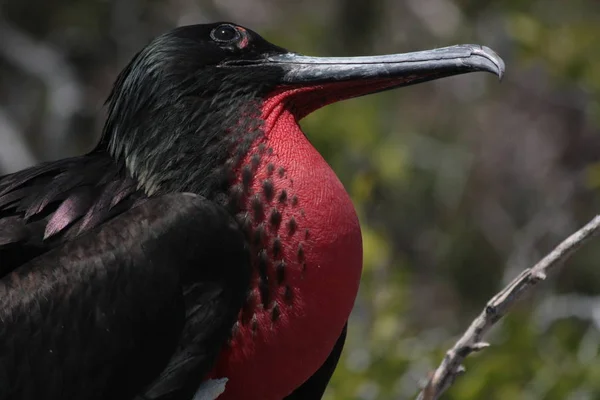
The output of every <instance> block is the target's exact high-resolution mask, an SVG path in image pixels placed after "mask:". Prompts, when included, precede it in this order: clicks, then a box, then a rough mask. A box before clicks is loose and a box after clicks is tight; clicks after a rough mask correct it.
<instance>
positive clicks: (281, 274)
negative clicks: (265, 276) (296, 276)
mask: <svg viewBox="0 0 600 400" xmlns="http://www.w3.org/2000/svg"><path fill="white" fill-rule="evenodd" d="M275 273H276V275H277V284H278V285H281V284H282V283H283V281H284V280H285V261H283V260H281V261H278V262H277V266H275Z"/></svg>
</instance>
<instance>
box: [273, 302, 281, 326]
mask: <svg viewBox="0 0 600 400" xmlns="http://www.w3.org/2000/svg"><path fill="white" fill-rule="evenodd" d="M280 315H281V310H279V304H277V303H275V305H274V306H273V308H272V309H271V321H273V322H277V320H279V316H280Z"/></svg>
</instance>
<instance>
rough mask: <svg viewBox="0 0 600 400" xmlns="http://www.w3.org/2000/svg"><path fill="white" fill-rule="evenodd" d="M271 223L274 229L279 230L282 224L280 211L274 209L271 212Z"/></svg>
mask: <svg viewBox="0 0 600 400" xmlns="http://www.w3.org/2000/svg"><path fill="white" fill-rule="evenodd" d="M269 222H270V223H271V226H272V227H273V228H274V229H278V228H279V225H280V224H281V213H280V212H279V210H278V209H276V208H274V209H272V210H271V216H270V217H269Z"/></svg>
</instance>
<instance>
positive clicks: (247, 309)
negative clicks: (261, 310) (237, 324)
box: [241, 292, 256, 326]
mask: <svg viewBox="0 0 600 400" xmlns="http://www.w3.org/2000/svg"><path fill="white" fill-rule="evenodd" d="M255 304H256V301H255V299H254V293H253V292H250V293H249V294H248V297H247V298H246V304H245V305H244V308H243V309H242V318H241V321H242V325H244V326H246V325H248V323H249V322H250V319H251V318H252V316H253V315H254V306H255Z"/></svg>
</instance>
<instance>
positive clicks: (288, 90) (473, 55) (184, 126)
mask: <svg viewBox="0 0 600 400" xmlns="http://www.w3.org/2000/svg"><path fill="white" fill-rule="evenodd" d="M474 71H487V72H491V73H494V74H496V75H498V76H500V77H501V76H502V73H503V71H504V64H503V62H502V60H501V59H500V58H499V57H498V56H497V55H496V54H495V53H494V52H493V51H492V50H490V49H488V48H486V47H482V46H479V45H460V46H453V47H446V48H439V49H434V50H426V51H419V52H413V53H405V54H393V55H384V56H365V57H308V56H303V55H299V54H296V53H293V52H289V51H287V50H285V49H283V48H281V47H278V46H275V45H273V44H271V43H269V42H267V41H266V40H265V39H263V38H262V37H260V36H259V35H258V34H257V33H255V32H253V31H251V30H250V29H247V28H244V27H241V26H239V25H236V24H233V23H228V22H222V23H214V24H206V25H192V26H183V27H179V28H176V29H174V30H172V31H170V32H167V33H165V34H163V35H161V36H159V37H157V38H156V39H155V40H153V41H152V42H151V43H150V44H149V45H148V46H146V47H145V48H144V49H143V50H142V51H140V52H139V53H138V54H137V55H136V56H135V57H134V58H133V60H132V61H131V62H130V63H129V65H128V66H127V67H126V68H125V69H124V70H123V71H122V72H121V74H120V75H119V77H118V79H117V82H116V83H115V86H114V88H113V91H112V93H111V95H110V98H109V100H108V105H109V106H108V107H109V114H108V119H107V122H106V125H105V128H104V134H103V137H102V140H101V143H100V146H99V147H100V148H102V149H108V150H109V151H110V152H111V153H112V154H113V155H114V156H115V157H117V158H118V159H121V160H123V161H125V163H126V165H127V168H128V170H129V172H130V173H131V174H132V175H134V176H135V177H136V178H137V179H138V180H139V182H140V184H141V185H142V187H143V188H144V189H145V190H146V192H148V193H157V192H165V191H181V190H188V191H193V192H197V193H200V194H203V195H211V193H217V192H219V191H220V189H222V188H224V187H225V186H226V185H227V181H228V180H229V179H230V175H231V172H232V171H233V169H234V168H235V167H236V163H237V162H239V160H240V159H241V158H242V157H243V156H244V155H245V154H246V152H247V151H248V149H249V147H250V146H251V145H252V143H253V141H254V140H255V139H256V138H257V137H258V136H259V135H262V134H264V129H262V127H263V125H264V120H265V115H266V113H267V114H268V110H272V109H274V108H276V107H275V106H279V107H284V108H285V109H287V110H289V111H290V112H292V113H293V114H294V115H295V117H296V120H299V119H300V118H302V117H304V116H306V115H307V114H309V113H310V112H312V111H314V110H316V109H318V108H320V107H323V106H324V105H327V104H330V103H333V102H336V101H340V100H344V99H348V98H352V97H357V96H362V95H365V94H369V93H375V92H379V91H382V90H387V89H392V88H396V87H400V86H407V85H411V84H416V83H420V82H425V81H430V80H434V79H438V78H442V77H447V76H451V75H458V74H463V73H468V72H474ZM266 110H267V111H266Z"/></svg>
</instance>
